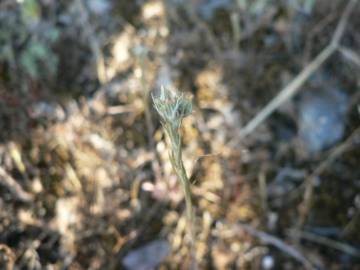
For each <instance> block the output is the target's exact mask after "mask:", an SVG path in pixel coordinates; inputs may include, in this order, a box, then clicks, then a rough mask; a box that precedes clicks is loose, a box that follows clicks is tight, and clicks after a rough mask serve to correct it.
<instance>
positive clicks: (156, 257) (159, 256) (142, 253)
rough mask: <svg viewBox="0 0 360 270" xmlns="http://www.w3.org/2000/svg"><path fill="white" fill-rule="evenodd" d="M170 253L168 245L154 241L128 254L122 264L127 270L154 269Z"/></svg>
mask: <svg viewBox="0 0 360 270" xmlns="http://www.w3.org/2000/svg"><path fill="white" fill-rule="evenodd" d="M169 253H170V245H169V243H168V242H167V241H166V240H154V241H152V242H150V243H148V244H146V245H144V246H141V247H139V248H138V249H135V250H133V251H131V252H129V253H128V254H127V255H126V256H125V257H124V259H123V261H122V264H123V266H124V267H125V268H126V269H127V270H151V269H155V268H156V267H157V266H159V264H160V263H161V262H162V261H163V260H164V259H165V257H166V256H168V255H169Z"/></svg>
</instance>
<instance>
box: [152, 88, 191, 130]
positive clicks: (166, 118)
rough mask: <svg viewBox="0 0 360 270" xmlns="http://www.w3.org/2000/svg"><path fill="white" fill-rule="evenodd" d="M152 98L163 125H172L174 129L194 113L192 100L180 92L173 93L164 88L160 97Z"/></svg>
mask: <svg viewBox="0 0 360 270" xmlns="http://www.w3.org/2000/svg"><path fill="white" fill-rule="evenodd" d="M151 96H152V99H153V102H154V107H155V109H156V111H157V112H158V113H159V115H160V117H161V118H162V121H163V124H170V125H171V126H172V127H174V128H179V127H180V124H181V121H182V119H183V118H184V117H186V116H188V115H189V114H191V112H192V102H191V100H190V99H189V98H186V97H185V96H184V94H182V93H179V92H178V91H172V90H169V89H167V88H164V87H163V86H162V87H161V92H160V95H159V96H158V97H155V96H154V95H151Z"/></svg>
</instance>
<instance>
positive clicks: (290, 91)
mask: <svg viewBox="0 0 360 270" xmlns="http://www.w3.org/2000/svg"><path fill="white" fill-rule="evenodd" d="M357 1H358V0H350V1H349V2H348V4H347V6H346V8H345V10H344V12H343V14H342V16H341V19H340V21H339V23H338V25H337V27H336V30H335V32H334V35H333V37H332V39H331V41H330V43H329V44H328V45H327V46H326V47H325V48H324V49H323V50H322V51H321V53H320V54H319V55H318V56H317V57H316V58H315V59H314V60H313V61H312V62H311V63H309V64H308V65H307V66H306V67H305V68H304V69H303V70H302V71H301V72H300V74H299V75H298V76H296V77H295V78H294V79H293V80H292V81H291V82H290V84H288V85H287V86H286V87H285V88H284V89H283V90H281V91H280V93H279V94H278V95H277V96H275V97H274V98H273V99H272V100H271V101H270V102H269V103H268V104H267V105H266V106H265V107H264V108H263V109H262V110H261V111H260V112H259V113H258V114H257V115H256V116H255V117H254V118H253V119H252V120H250V122H249V123H248V124H247V125H245V127H244V128H242V129H241V131H240V138H243V137H246V136H248V135H249V134H251V133H252V132H253V131H254V130H255V129H256V128H257V127H258V126H259V125H260V124H261V123H262V122H264V121H265V120H266V119H267V118H268V117H269V116H270V115H271V114H272V113H273V112H274V111H275V110H276V109H277V108H278V107H279V106H281V105H282V104H283V103H284V102H285V101H287V100H289V99H290V98H291V97H293V96H294V95H295V94H296V93H297V92H298V91H299V90H300V87H301V86H302V85H303V84H304V83H305V82H306V81H307V80H308V79H309V77H310V76H311V75H312V74H314V72H315V71H316V70H318V69H319V68H320V67H321V65H322V64H323V63H324V62H325V61H326V60H327V59H328V58H329V57H330V56H331V55H333V53H334V52H335V51H336V50H337V49H338V47H339V43H340V40H341V37H342V35H343V33H344V30H345V26H346V24H347V21H348V19H349V17H350V14H351V11H353V10H354V7H355V5H356V4H357Z"/></svg>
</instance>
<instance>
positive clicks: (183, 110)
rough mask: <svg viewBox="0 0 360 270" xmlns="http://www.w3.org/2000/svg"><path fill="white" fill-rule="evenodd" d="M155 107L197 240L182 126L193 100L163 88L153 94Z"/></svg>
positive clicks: (193, 235)
mask: <svg viewBox="0 0 360 270" xmlns="http://www.w3.org/2000/svg"><path fill="white" fill-rule="evenodd" d="M152 99H153V102H154V107H155V109H156V111H157V112H158V113H159V115H160V117H161V123H162V125H163V127H164V130H165V132H166V134H167V136H168V138H169V141H170V149H169V157H170V161H171V164H172V167H173V170H174V171H175V173H176V175H177V177H178V178H179V180H180V183H181V186H182V189H183V191H184V195H185V203H186V215H187V219H188V223H189V227H190V228H189V232H190V236H191V237H190V238H191V242H192V243H193V242H194V241H195V232H194V226H195V225H194V213H193V205H192V200H191V189H190V181H189V178H188V176H187V174H186V170H185V167H184V163H183V161H182V149H181V134H180V131H179V129H180V126H181V122H182V120H183V118H184V117H186V116H188V115H189V114H191V112H192V102H191V100H190V99H188V98H186V97H185V96H184V95H183V94H180V93H178V92H175V91H171V90H168V89H165V88H164V87H162V88H161V93H160V96H158V97H155V96H153V95H152Z"/></svg>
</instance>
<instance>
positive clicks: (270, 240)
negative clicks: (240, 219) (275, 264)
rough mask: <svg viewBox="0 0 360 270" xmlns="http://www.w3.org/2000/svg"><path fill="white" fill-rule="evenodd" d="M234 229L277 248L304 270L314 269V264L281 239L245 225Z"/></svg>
mask: <svg viewBox="0 0 360 270" xmlns="http://www.w3.org/2000/svg"><path fill="white" fill-rule="evenodd" d="M236 227H237V228H238V229H240V230H244V231H245V232H247V233H248V234H250V235H252V236H254V237H256V238H259V239H260V240H261V241H262V242H264V243H265V244H269V245H272V246H274V247H276V248H278V249H279V250H281V251H282V252H284V253H286V254H288V255H289V256H291V257H292V258H294V259H295V260H297V261H298V262H300V263H301V264H302V265H303V266H304V267H305V268H306V269H315V266H314V264H313V263H312V262H311V261H310V260H309V259H308V258H306V257H305V256H304V255H303V254H302V253H301V252H300V251H299V250H298V249H296V248H295V247H293V246H291V245H289V244H286V243H285V242H284V241H282V240H281V239H279V238H277V237H275V236H273V235H270V234H268V233H265V232H262V231H259V230H257V229H255V228H253V227H251V226H250V225H247V224H242V223H240V224H237V225H236Z"/></svg>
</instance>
